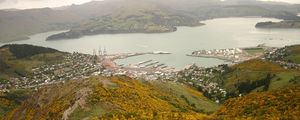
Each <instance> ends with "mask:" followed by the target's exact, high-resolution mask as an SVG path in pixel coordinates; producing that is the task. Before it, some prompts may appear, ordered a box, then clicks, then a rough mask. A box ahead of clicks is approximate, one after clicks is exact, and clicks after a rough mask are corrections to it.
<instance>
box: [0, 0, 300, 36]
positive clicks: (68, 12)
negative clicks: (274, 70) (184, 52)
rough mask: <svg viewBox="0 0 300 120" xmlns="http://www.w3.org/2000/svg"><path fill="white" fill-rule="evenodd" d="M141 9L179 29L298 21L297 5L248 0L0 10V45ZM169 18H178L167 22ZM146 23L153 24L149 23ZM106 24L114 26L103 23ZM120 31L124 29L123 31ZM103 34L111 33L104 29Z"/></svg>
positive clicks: (116, 0)
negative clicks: (250, 20)
mask: <svg viewBox="0 0 300 120" xmlns="http://www.w3.org/2000/svg"><path fill="white" fill-rule="evenodd" d="M141 9H143V10H144V11H147V12H148V13H157V11H159V12H160V13H163V14H164V15H166V16H167V17H166V18H164V17H160V20H162V21H170V19H172V20H173V19H175V20H174V21H180V22H181V24H180V25H190V24H193V22H192V23H190V22H191V21H195V20H206V19H212V18H221V17H232V16H234V17H236V16H238V17H242V16H263V17H273V18H280V19H298V17H296V14H297V13H299V11H300V7H299V5H289V4H273V3H270V2H258V1H251V0H248V1H244V0H235V1H232V0H230V1H226V2H220V1H219V0H188V1H186V0H164V1H159V0H105V1H92V2H89V3H85V4H81V5H72V6H64V7H61V8H54V9H50V8H41V9H29V10H16V11H14V10H13V11H7V10H1V11H0V41H1V42H8V41H15V40H22V39H28V36H29V35H32V34H36V33H40V32H46V31H53V30H68V29H69V30H70V29H71V30H74V29H78V28H80V27H79V26H82V25H83V24H86V23H91V24H96V23H97V21H93V20H95V19H97V20H100V21H101V20H102V19H105V18H104V16H106V17H107V16H111V19H120V18H118V14H120V13H122V11H130V12H129V13H133V14H132V15H135V13H138V12H139V10H141ZM147 15H149V14H144V15H143V16H144V17H146V16H147ZM143 16H141V17H139V18H136V19H132V20H130V21H127V20H124V19H120V20H119V21H120V22H121V21H122V22H129V23H128V24H133V23H134V22H137V21H138V20H139V19H141V18H142V17H143ZM170 16H179V17H173V18H170ZM114 17H116V18H114ZM195 18H196V19H195ZM143 19H145V18H143ZM108 20H109V19H108ZM146 21H151V22H153V21H152V20H150V19H149V20H146ZM141 23H143V22H141ZM106 24H114V23H113V22H111V23H107V22H106ZM123 24H125V26H126V25H127V24H126V23H123ZM119 25H121V24H119ZM159 25H161V24H159ZM122 26H123V25H122ZM151 26H154V29H158V30H156V31H157V32H158V31H174V28H172V27H170V26H168V27H166V26H164V25H163V27H161V26H158V25H151ZM92 28H95V27H92ZM121 28H122V27H121ZM112 29H114V30H113V31H114V33H124V32H126V33H130V32H137V30H136V31H135V30H134V29H133V30H132V29H128V30H127V31H124V30H122V29H118V27H116V28H112ZM123 29H127V28H126V27H124V28H123ZM149 29H152V27H151V28H144V29H143V30H138V31H139V32H148V31H149ZM161 29H165V30H161ZM105 30H106V29H105ZM105 30H104V31H105ZM107 31H111V30H109V29H108V30H107ZM151 31H153V30H150V32H151ZM100 33H105V32H100ZM89 34H90V33H89ZM92 34H95V33H92ZM75 36H76V35H75Z"/></svg>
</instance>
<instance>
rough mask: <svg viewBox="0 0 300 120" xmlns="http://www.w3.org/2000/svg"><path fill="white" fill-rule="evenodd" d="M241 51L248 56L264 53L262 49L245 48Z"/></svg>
mask: <svg viewBox="0 0 300 120" xmlns="http://www.w3.org/2000/svg"><path fill="white" fill-rule="evenodd" d="M243 50H244V51H246V52H247V53H249V54H258V53H263V52H264V51H265V50H264V49H263V48H245V49H243Z"/></svg>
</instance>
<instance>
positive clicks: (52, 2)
mask: <svg viewBox="0 0 300 120" xmlns="http://www.w3.org/2000/svg"><path fill="white" fill-rule="evenodd" d="M90 1H92V0H0V9H9V8H16V9H29V8H43V7H59V6H66V5H71V4H82V3H85V2H90ZM263 1H280V2H289V3H298V4H300V0H263Z"/></svg>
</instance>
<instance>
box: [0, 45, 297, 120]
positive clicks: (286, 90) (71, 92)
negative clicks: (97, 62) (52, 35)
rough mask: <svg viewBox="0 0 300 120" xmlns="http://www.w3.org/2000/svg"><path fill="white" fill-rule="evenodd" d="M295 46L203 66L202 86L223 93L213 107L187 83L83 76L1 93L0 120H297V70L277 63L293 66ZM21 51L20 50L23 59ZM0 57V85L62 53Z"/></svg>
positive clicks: (9, 51) (13, 50)
mask: <svg viewBox="0 0 300 120" xmlns="http://www.w3.org/2000/svg"><path fill="white" fill-rule="evenodd" d="M298 48H299V46H297V45H294V46H288V47H284V48H280V49H278V50H277V51H276V52H273V53H272V54H271V55H266V56H276V57H270V58H274V59H269V58H268V59H253V60H249V61H245V62H243V63H239V64H236V65H233V66H223V67H220V68H218V70H216V71H214V70H215V69H213V68H207V71H206V72H208V73H211V75H212V76H206V77H207V79H208V80H207V81H206V82H209V80H210V81H213V82H217V83H218V84H219V86H218V87H220V88H224V90H226V92H227V97H226V99H224V101H222V102H221V103H220V104H217V103H216V102H215V101H212V100H211V99H210V98H209V96H206V94H207V92H206V93H205V92H204V93H202V92H199V91H198V90H197V89H195V88H193V87H191V86H192V85H191V84H189V82H190V81H189V82H187V83H185V82H182V83H181V82H180V81H179V82H174V81H165V80H155V81H144V80H136V79H132V78H129V77H126V76H112V77H104V76H101V75H95V76H94V75H89V76H88V77H87V78H73V79H67V80H65V81H64V82H56V83H52V84H45V85H40V86H38V87H33V88H22V89H21V88H17V87H15V88H11V89H9V90H7V89H1V91H0V118H2V119H4V120H12V119H14V120H15V119H29V120H37V119H70V120H81V119H191V120H199V119H205V120H207V119H208V120H209V119H233V118H234V119H295V120H296V119H299V117H298V116H297V115H298V114H299V105H298V101H299V98H300V96H299V94H298V93H299V83H300V79H299V78H300V72H299V70H297V69H294V68H288V67H286V66H285V64H278V61H281V62H282V61H285V62H288V63H293V61H291V60H287V59H286V58H288V57H286V55H287V56H289V55H294V56H295V55H298V54H299V52H298V50H299V49H298ZM24 51H27V52H25V53H24V54H23V52H24ZM0 53H1V54H0V55H1V57H0V63H1V64H0V65H1V69H0V70H1V74H0V77H1V82H12V81H11V79H10V78H14V77H19V78H22V77H23V76H30V75H31V74H32V73H31V69H32V67H35V66H41V65H45V64H47V63H56V62H59V61H61V58H62V56H65V55H66V54H68V53H63V52H60V51H57V50H54V49H51V48H43V47H38V46H31V45H6V46H2V47H1V48H0ZM20 53H22V54H21V55H19V54H20ZM282 53H289V54H282ZM74 55H75V56H76V55H77V54H74ZM279 55H281V56H279ZM275 58H276V59H275ZM59 63H60V62H59ZM294 64H295V63H293V65H294ZM2 66H3V67H2ZM194 67H195V66H194ZM222 68H224V69H225V68H226V70H223V69H222ZM221 71H222V72H221ZM198 72H199V71H198ZM198 72H197V71H196V73H198ZM214 72H215V73H218V75H214ZM183 74H184V73H183ZM190 79H192V78H190ZM215 79H218V80H215ZM17 83H18V82H16V84H17ZM208 84H209V83H208ZM1 85H4V84H2V83H1V84H0V86H1ZM214 90H215V89H213V91H214ZM238 96H241V97H238Z"/></svg>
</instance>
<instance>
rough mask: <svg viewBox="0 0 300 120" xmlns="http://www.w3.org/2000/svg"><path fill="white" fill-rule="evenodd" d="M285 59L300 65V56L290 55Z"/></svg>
mask: <svg viewBox="0 0 300 120" xmlns="http://www.w3.org/2000/svg"><path fill="white" fill-rule="evenodd" d="M285 59H286V60H289V61H292V62H294V63H297V64H300V55H289V56H287V57H285Z"/></svg>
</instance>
